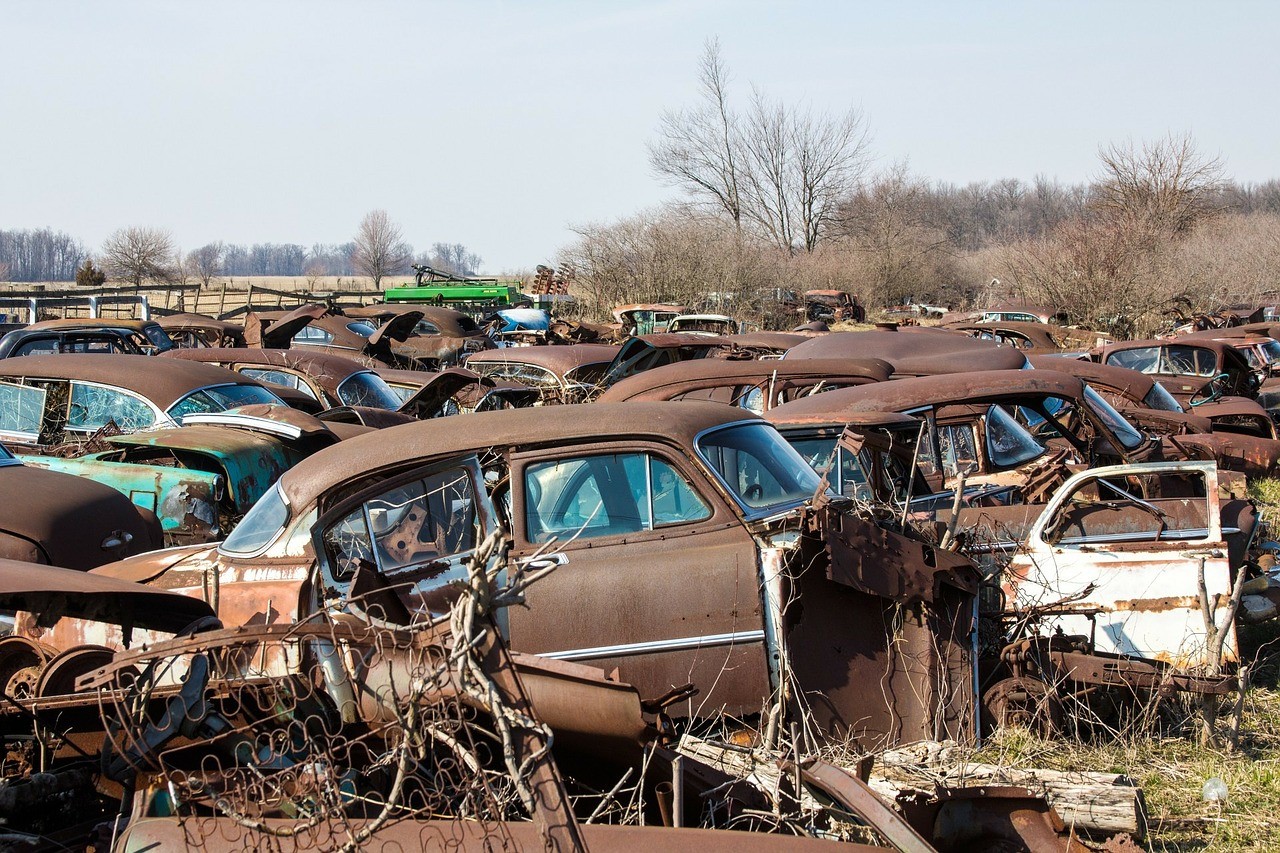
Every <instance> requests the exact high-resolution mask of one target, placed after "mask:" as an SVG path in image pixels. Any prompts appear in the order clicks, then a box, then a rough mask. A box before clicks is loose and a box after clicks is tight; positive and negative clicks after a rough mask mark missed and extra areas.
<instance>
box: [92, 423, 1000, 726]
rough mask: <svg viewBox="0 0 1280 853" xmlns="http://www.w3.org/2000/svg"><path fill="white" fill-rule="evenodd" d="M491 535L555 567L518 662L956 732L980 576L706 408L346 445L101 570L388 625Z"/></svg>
mask: <svg viewBox="0 0 1280 853" xmlns="http://www.w3.org/2000/svg"><path fill="white" fill-rule="evenodd" d="M503 530H505V531H508V535H509V537H510V556H511V559H513V560H517V561H521V562H525V563H529V564H532V565H533V566H535V567H537V568H545V569H550V570H551V571H549V572H548V573H547V574H546V575H545V576H544V577H542V578H541V579H540V580H538V581H537V582H536V583H535V584H534V585H533V586H532V587H530V588H529V590H528V591H527V593H526V602H527V605H528V607H527V608H512V609H510V610H509V611H508V613H507V616H506V622H505V624H504V626H503V627H504V631H505V633H506V635H507V637H508V639H509V642H510V644H511V646H512V647H513V648H516V649H519V650H521V651H525V652H529V653H535V654H538V655H542V656H544V657H549V658H552V659H556V660H564V661H581V662H585V663H589V664H591V665H593V666H598V667H601V668H603V669H605V670H606V671H609V670H613V669H615V668H616V669H617V671H618V674H619V677H620V678H622V679H624V680H626V681H629V682H630V683H633V684H635V685H636V687H637V689H638V690H639V691H640V694H641V696H642V697H645V698H650V699H652V698H656V697H660V696H663V695H664V694H668V693H669V692H670V691H672V690H673V689H679V688H681V687H683V686H684V685H686V684H688V683H692V684H693V685H694V686H695V687H696V688H697V689H698V690H699V691H700V693H699V695H698V696H697V698H696V700H694V701H691V702H690V703H688V705H687V706H683V711H682V712H681V713H682V715H684V716H694V717H697V716H712V715H714V714H715V713H717V712H719V711H721V710H726V711H728V712H729V713H731V714H735V715H743V716H749V715H757V714H760V713H761V712H762V711H764V712H765V713H766V714H767V715H769V716H770V718H771V719H773V720H775V721H776V720H777V719H779V717H786V718H790V719H796V717H795V716H792V715H793V714H800V713H803V712H802V711H801V710H800V709H801V706H808V707H807V712H808V713H812V715H813V716H812V718H811V719H813V720H814V721H815V722H816V723H817V724H818V725H819V726H820V727H822V728H823V729H825V730H828V731H839V732H843V733H847V734H849V735H851V736H853V737H856V738H858V739H859V740H860V741H861V742H863V743H886V742H897V741H900V740H909V739H912V738H918V737H925V736H935V735H936V734H937V733H938V732H945V733H948V736H953V737H960V738H964V737H966V736H968V734H970V733H971V732H972V724H973V720H972V714H971V709H972V707H973V695H974V693H973V691H974V682H973V678H972V676H973V672H974V670H973V666H972V661H971V657H970V656H971V651H972V649H971V645H970V639H969V638H970V628H971V624H972V623H971V617H972V613H973V603H974V600H975V599H974V596H975V595H976V591H977V578H978V575H977V570H976V568H975V567H974V565H973V563H972V562H971V561H969V560H968V559H967V558H964V557H961V556H959V555H957V554H954V553H952V552H950V551H944V550H941V549H937V548H935V547H933V546H931V545H929V544H927V543H926V542H924V541H922V540H920V539H918V538H915V537H913V536H912V535H909V534H903V533H900V532H894V531H893V530H891V529H887V528H884V527H881V526H879V525H878V524H877V523H876V522H875V521H874V520H873V519H872V517H871V516H869V515H860V514H858V513H857V512H855V511H854V508H853V507H852V505H850V504H849V503H847V502H845V501H842V500H841V499H840V498H838V497H836V496H834V495H831V494H830V493H828V492H826V491H825V490H824V489H823V487H822V486H821V485H820V481H819V478H818V477H817V475H816V474H814V473H813V472H812V471H811V470H810V469H809V468H808V467H807V466H806V465H805V464H804V462H803V460H802V459H800V457H799V456H797V455H796V453H795V452H794V451H792V450H791V448H790V447H789V446H788V445H787V444H786V442H785V441H783V440H782V438H781V436H779V434H778V433H777V431H776V430H774V429H773V427H771V426H770V425H768V424H767V423H765V422H764V421H762V420H761V419H759V418H758V417H756V416H754V415H751V414H749V413H747V412H744V411H743V410H741V409H736V408H732V407H728V406H722V405H718V404H714V403H700V402H681V403H623V404H599V403H597V404H590V405H589V406H573V405H570V406H556V407H550V408H544V409H520V410H510V411H501V412H486V413H483V414H476V415H470V416H467V417H465V418H444V419H436V420H433V421H424V422H421V423H417V424H410V425H406V426H402V427H394V428H391V429H388V430H383V431H381V432H380V433H379V434H377V435H370V436H368V437H356V438H354V439H351V440H348V441H345V442H343V443H342V444H340V445H337V446H335V447H332V448H328V449H326V450H323V451H320V452H319V453H317V454H315V455H314V456H312V457H310V458H309V459H307V460H304V461H303V462H302V463H300V464H299V465H297V466H295V467H294V468H293V469H291V470H290V471H288V472H286V473H285V474H284V475H283V476H282V477H281V479H280V481H279V482H278V484H277V485H276V486H275V487H274V488H273V489H272V490H271V491H269V492H268V493H267V494H266V495H265V496H264V497H263V498H262V499H261V500H260V501H259V502H258V503H257V504H256V505H255V506H254V507H253V509H252V510H251V511H250V512H249V514H248V515H247V516H246V517H245V518H244V519H243V521H242V522H241V523H240V525H239V526H238V527H237V528H236V530H235V531H234V532H233V533H232V535H231V536H230V537H228V539H227V540H226V541H225V542H224V543H223V544H222V545H220V546H218V547H217V548H187V549H173V550H170V551H167V552H162V553H160V554H157V555H151V556H147V557H143V558H140V559H136V560H126V561H122V562H120V563H117V564H115V565H113V566H110V567H107V568H105V569H104V570H103V572H102V573H104V574H110V575H113V576H116V577H120V578H127V579H132V580H140V581H146V582H148V583H150V584H153V585H157V586H161V587H163V588H166V589H170V590H180V591H183V592H185V593H187V594H191V595H196V596H198V597H203V598H205V599H206V600H208V601H210V603H211V604H213V605H214V607H215V609H216V610H217V612H218V615H219V618H221V619H222V620H223V622H224V623H225V624H259V623H267V624H272V623H275V622H290V621H294V620H305V619H308V618H322V617H320V616H317V614H321V615H323V614H331V613H339V612H344V611H345V612H354V613H356V614H357V615H361V616H364V617H366V618H375V619H379V618H380V619H386V620H389V621H391V622H394V623H403V622H405V621H406V620H408V619H411V618H412V616H413V614H415V613H416V614H421V613H422V612H423V611H424V610H426V611H430V612H436V613H438V612H442V611H443V609H444V608H445V607H446V606H447V604H448V603H449V602H450V601H451V600H452V599H453V598H454V597H456V595H457V589H456V585H455V583H454V582H456V581H458V580H460V579H462V578H464V577H465V564H466V561H467V560H468V559H469V558H470V556H471V555H472V554H473V553H474V551H475V549H476V548H477V546H478V544H479V543H481V542H482V541H484V540H485V539H486V537H488V536H490V535H491V534H494V533H495V531H503ZM323 618H327V617H323ZM870 684H874V685H876V686H875V689H868V685H870ZM921 697H927V698H926V699H925V700H924V701H922V700H921Z"/></svg>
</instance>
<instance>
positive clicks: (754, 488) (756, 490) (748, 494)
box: [742, 483, 764, 501]
mask: <svg viewBox="0 0 1280 853" xmlns="http://www.w3.org/2000/svg"><path fill="white" fill-rule="evenodd" d="M742 497H743V499H744V500H747V501H758V500H760V499H761V498H762V497H764V486H762V485H760V484H759V483H752V484H751V485H749V486H747V487H746V488H745V489H743V490H742Z"/></svg>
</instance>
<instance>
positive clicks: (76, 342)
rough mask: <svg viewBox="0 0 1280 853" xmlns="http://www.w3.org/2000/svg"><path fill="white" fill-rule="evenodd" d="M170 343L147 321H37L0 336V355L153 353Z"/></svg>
mask: <svg viewBox="0 0 1280 853" xmlns="http://www.w3.org/2000/svg"><path fill="white" fill-rule="evenodd" d="M173 345H174V344H173V341H172V340H170V338H169V336H168V334H166V333H165V330H164V329H163V328H161V327H160V326H159V325H157V324H156V323H155V322H152V321H150V320H106V319H93V318H90V319H79V318H69V319H61V320H41V321H40V322H38V323H32V324H31V325H29V326H23V327H21V328H17V329H14V330H12V331H10V332H8V333H6V334H4V335H3V336H2V337H0V358H9V357H12V356H19V355H54V354H56V353H86V352H91V353H127V354H130V355H154V354H156V353H159V352H164V351H165V350H168V349H171V348H172V347H173Z"/></svg>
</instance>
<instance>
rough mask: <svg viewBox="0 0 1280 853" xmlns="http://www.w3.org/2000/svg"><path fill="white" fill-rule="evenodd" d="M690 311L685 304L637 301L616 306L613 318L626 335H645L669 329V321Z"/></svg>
mask: <svg viewBox="0 0 1280 853" xmlns="http://www.w3.org/2000/svg"><path fill="white" fill-rule="evenodd" d="M688 312H689V309H688V308H686V307H685V306H683V305H675V304H672V303H665V302H664V303H637V304H634V305H619V306H618V307H617V308H614V309H613V319H614V321H615V322H617V323H619V324H620V325H621V327H622V334H623V336H624V337H630V336H636V337H643V336H645V335H653V334H658V333H661V332H665V331H667V324H668V323H670V322H671V321H672V320H674V319H675V318H676V317H679V316H680V315H681V314H687V313H688Z"/></svg>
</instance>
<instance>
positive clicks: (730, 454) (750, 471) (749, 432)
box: [697, 423, 822, 514]
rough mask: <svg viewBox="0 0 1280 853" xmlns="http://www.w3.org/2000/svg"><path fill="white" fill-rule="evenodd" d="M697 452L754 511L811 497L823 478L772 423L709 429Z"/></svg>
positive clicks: (767, 509) (787, 505)
mask: <svg viewBox="0 0 1280 853" xmlns="http://www.w3.org/2000/svg"><path fill="white" fill-rule="evenodd" d="M697 448H698V455H700V456H701V457H702V459H703V460H704V461H705V462H706V463H707V464H708V465H710V466H711V470H712V471H714V472H715V473H716V474H717V475H718V476H719V478H720V480H721V481H722V482H723V483H724V484H725V486H726V487H728V489H729V492H730V493H731V494H732V495H733V497H734V499H735V500H737V502H738V503H739V504H740V505H741V506H742V507H743V508H744V509H746V510H748V511H750V512H751V513H752V514H761V513H760V512H757V511H769V510H781V509H788V508H790V507H793V506H797V505H799V504H801V503H803V502H804V501H807V500H809V499H810V498H812V497H813V496H814V495H815V494H816V493H817V491H818V489H819V487H820V485H821V482H822V481H821V478H820V477H818V475H817V474H815V473H814V471H813V469H812V468H810V467H809V465H808V464H807V463H806V462H805V460H804V459H803V458H802V457H801V456H800V454H798V453H796V451H795V450H794V449H793V448H792V447H791V445H789V444H787V442H786V441H785V440H783V438H782V436H781V435H779V434H778V431H777V430H775V429H774V428H773V427H771V426H769V425H767V424H763V423H749V424H742V425H739V426H732V427H728V428H725V429H718V430H715V431H714V432H710V433H706V434H704V435H703V436H702V437H701V438H699V439H698V442H697Z"/></svg>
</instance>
